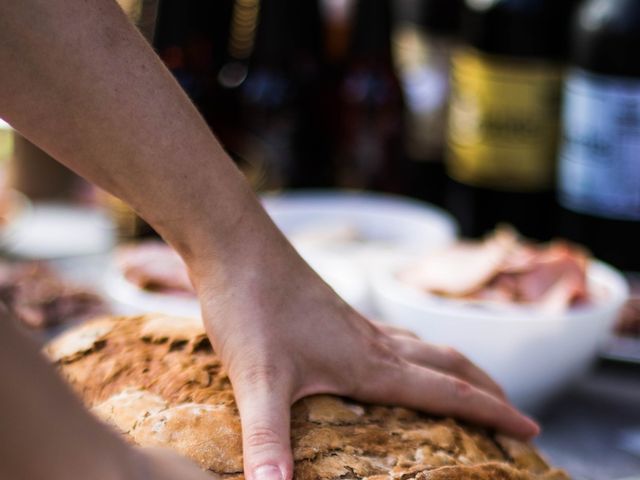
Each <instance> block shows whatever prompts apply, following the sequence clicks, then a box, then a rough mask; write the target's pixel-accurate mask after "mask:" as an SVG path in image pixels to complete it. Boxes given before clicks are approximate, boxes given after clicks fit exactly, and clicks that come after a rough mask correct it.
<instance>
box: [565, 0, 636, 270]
mask: <svg viewBox="0 0 640 480" xmlns="http://www.w3.org/2000/svg"><path fill="white" fill-rule="evenodd" d="M571 40H572V41H571V44H572V47H571V69H570V72H569V75H568V76H567V80H566V83H565V102H564V114H563V146H562V148H561V152H560V156H559V158H560V160H559V163H560V165H559V182H558V189H559V198H560V203H561V204H562V206H563V207H564V208H563V210H562V214H561V219H562V223H561V231H562V233H563V234H564V235H566V236H568V237H570V238H572V239H574V240H576V241H580V242H582V243H585V244H586V245H587V246H588V247H589V248H591V249H592V251H593V252H594V254H595V255H596V256H597V257H599V258H601V259H603V260H605V261H608V262H611V263H613V264H615V265H616V266H618V267H620V268H623V269H627V270H634V271H640V248H639V245H640V62H638V58H637V57H638V52H640V2H638V1H637V0H589V1H587V2H585V3H584V4H583V6H581V8H580V9H578V11H577V12H576V15H575V18H574V22H573V27H572V39H571Z"/></svg>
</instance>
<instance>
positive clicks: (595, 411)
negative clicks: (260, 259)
mask: <svg viewBox="0 0 640 480" xmlns="http://www.w3.org/2000/svg"><path fill="white" fill-rule="evenodd" d="M118 3H120V5H121V6H122V7H123V9H124V10H125V11H126V13H127V14H128V15H129V17H130V18H131V20H132V21H133V22H134V23H135V24H136V25H137V26H138V28H139V29H140V31H141V32H142V33H143V35H145V37H146V38H147V39H148V40H149V42H150V43H151V44H152V45H153V48H154V49H155V50H156V52H157V53H158V55H159V56H160V58H161V59H162V61H163V62H164V63H165V65H166V66H167V68H168V69H169V70H170V71H171V72H172V74H173V75H174V77H175V79H176V80H177V82H178V83H179V84H180V86H181V87H182V88H183V89H184V91H185V92H186V93H187V94H188V96H189V97H190V98H191V100H192V101H193V102H194V104H195V105H196V107H197V108H198V109H199V111H200V112H201V114H202V116H203V117H204V118H205V120H206V121H207V123H208V124H209V126H210V127H211V129H212V131H213V132H214V133H215V135H216V136H217V137H218V139H219V140H220V142H221V143H222V145H223V146H224V148H225V149H226V150H227V152H228V153H229V154H230V156H231V157H232V158H233V160H234V161H235V162H236V163H237V165H238V167H239V168H240V169H241V170H242V171H243V172H244V174H245V175H246V177H247V179H248V181H249V182H250V183H251V185H252V186H253V187H254V189H255V190H256V192H258V193H259V194H260V195H261V197H262V199H263V202H264V205H265V207H266V209H267V211H268V213H269V214H270V215H271V216H272V218H274V220H275V221H276V223H277V224H278V226H279V227H280V228H282V230H283V231H284V233H285V234H286V235H287V236H288V237H289V239H290V240H291V241H292V242H293V243H294V246H296V248H298V250H299V252H300V253H301V254H302V255H303V256H304V257H305V259H306V260H307V261H308V262H309V263H310V264H311V265H312V267H313V268H314V269H316V271H318V273H319V274H320V275H321V276H322V277H323V278H324V279H325V280H326V281H327V282H328V283H329V284H330V285H331V286H332V287H333V288H334V289H335V290H336V291H337V292H338V293H339V294H340V295H341V296H342V297H343V298H345V300H347V301H348V302H349V303H351V304H352V305H354V306H355V307H356V308H357V309H359V310H360V311H362V312H363V313H365V314H369V315H372V316H374V317H375V318H380V319H382V320H386V321H391V322H396V323H400V324H403V325H404V326H408V327H410V328H412V329H414V330H416V331H417V332H418V333H419V334H420V335H421V336H422V337H423V338H425V339H426V340H430V341H435V340H438V341H440V342H441V343H447V344H450V345H453V346H455V347H456V348H458V349H460V350H461V351H463V352H464V353H465V354H467V355H468V356H470V357H471V358H472V359H473V360H475V361H477V362H478V363H479V364H480V365H481V366H483V367H485V368H486V369H487V370H489V371H490V373H492V375H494V376H496V378H498V380H499V381H500V382H501V383H502V384H504V385H505V386H506V388H507V391H508V392H509V394H510V395H511V397H512V398H515V399H516V402H517V403H518V405H521V406H523V407H524V408H527V409H530V410H532V411H535V412H536V413H537V414H540V415H541V419H542V421H543V429H544V432H545V433H544V435H543V436H542V437H541V440H540V441H539V442H540V445H541V447H542V448H543V450H544V451H545V452H546V453H547V454H549V455H550V456H551V457H552V458H553V459H554V460H555V461H556V462H557V463H558V464H559V465H561V466H562V467H565V468H567V469H568V470H569V471H570V472H571V473H572V474H574V475H575V478H577V479H606V480H611V479H613V478H617V477H621V476H625V475H627V476H628V475H631V474H633V473H637V472H638V471H639V470H640V428H639V427H638V426H639V425H640V411H639V410H638V409H637V405H638V403H639V402H640V376H638V365H640V281H638V272H640V60H638V58H637V55H638V52H639V51H640V1H638V0H189V1H179V0H119V2H118ZM176 141H179V139H176ZM390 194H391V195H390ZM501 224H508V225H512V226H514V227H515V228H516V229H517V230H518V231H519V232H520V233H521V234H523V235H524V236H525V237H528V238H531V239H534V240H539V241H548V240H550V239H554V238H564V239H568V240H570V241H572V242H575V243H576V244H578V245H581V246H584V247H585V248H586V250H588V251H589V252H591V253H592V254H593V257H594V258H597V259H599V260H602V261H604V262H607V263H608V264H610V265H612V266H613V267H615V269H613V270H612V269H609V267H606V266H603V265H601V264H597V262H590V263H589V266H588V267H586V266H585V265H582V274H583V277H584V278H583V280H584V282H586V283H587V284H588V287H589V289H590V293H592V294H593V293H594V292H595V294H597V293H598V292H599V291H600V290H599V288H600V287H603V291H605V290H606V289H608V290H609V294H610V295H609V298H608V299H607V298H605V300H603V301H602V302H600V304H601V305H599V304H598V301H597V298H596V297H597V296H598V295H594V296H593V299H592V300H593V301H591V303H588V302H587V304H584V302H583V304H580V303H579V302H578V303H577V304H572V305H570V306H568V307H567V309H566V311H563V312H560V313H558V312H555V313H552V314H549V313H548V312H542V311H535V312H534V314H532V315H529V314H528V313H527V311H526V308H528V307H527V306H525V307H524V310H515V309H514V310H507V309H503V310H499V311H497V312H490V313H489V314H487V315H485V313H486V312H484V311H483V310H482V309H481V308H476V306H472V307H471V309H470V310H464V312H467V313H462V312H463V311H462V310H460V309H459V307H458V306H455V305H453V304H451V305H448V306H446V307H442V305H444V304H441V303H439V302H441V299H440V300H439V299H435V301H434V299H433V298H432V296H426V292H420V293H421V294H423V296H422V297H421V298H417V297H416V296H415V292H414V291H410V292H409V291H408V290H407V288H406V286H402V285H400V284H399V283H398V281H397V279H396V278H395V277H394V276H393V275H391V274H390V273H394V275H395V273H397V272H395V271H392V269H391V267H390V266H389V265H391V263H390V262H387V261H388V260H389V261H390V260H392V259H395V260H397V259H398V258H400V257H402V260H403V261H404V262H405V265H409V264H411V265H418V266H419V265H420V259H421V258H422V255H423V254H424V253H425V252H426V251H427V250H431V251H435V252H439V250H438V249H439V248H443V247H447V246H452V245H453V246H454V249H455V245H456V243H455V242H456V241H457V240H458V239H459V238H460V236H462V237H471V238H475V239H480V238H483V237H485V236H486V235H487V234H488V233H490V232H492V231H493V230H494V229H495V228H496V227H497V226H499V225H501ZM155 237H156V235H155V233H154V232H153V230H152V229H151V228H150V227H149V225H147V224H146V223H145V222H144V221H143V220H142V219H141V218H139V217H138V216H137V215H136V214H135V212H133V211H132V210H131V209H130V208H129V207H128V206H127V205H126V204H124V203H123V202H121V201H120V200H118V199H116V198H114V197H112V196H110V195H108V194H106V193H104V192H101V191H99V190H97V189H95V188H94V187H92V186H90V185H89V184H88V183H86V182H84V181H83V180H82V179H80V178H79V177H77V176H76V175H74V174H73V173H71V172H70V171H69V170H67V169H66V168H64V167H62V166H61V165H60V164H58V163H57V162H56V161H55V160H53V159H52V158H50V157H49V156H48V155H47V154H46V153H44V152H43V151H41V150H40V149H38V148H37V147H35V146H34V145H32V144H31V143H29V142H28V141H27V140H26V139H24V138H23V137H21V136H20V135H19V134H18V133H17V132H15V131H13V130H12V129H11V127H10V126H9V125H7V124H6V123H4V122H2V121H1V120H0V301H1V302H3V303H5V304H6V305H8V306H9V308H10V310H11V311H12V312H13V313H14V315H15V316H16V317H17V318H18V319H19V320H21V322H22V324H24V325H26V326H27V327H28V329H30V330H31V331H32V332H36V335H37V336H39V337H40V338H41V339H42V338H50V337H51V336H52V335H54V334H56V333H57V332H59V331H60V329H62V328H66V327H68V326H69V325H72V324H74V322H77V321H81V320H82V319H85V318H88V317H90V316H93V315H96V314H99V313H105V312H112V313H140V312H147V311H164V312H167V313H172V314H180V315H198V314H199V307H198V304H197V300H196V297H195V292H194V291H193V288H192V286H191V285H190V282H189V279H188V275H187V273H186V268H185V266H184V265H183V263H182V261H181V260H180V258H179V257H178V256H177V254H175V252H173V251H171V250H170V249H169V247H167V246H166V245H163V244H162V243H160V242H153V241H152V242H151V243H149V239H152V240H153V239H154V238H155ZM578 250H579V252H578V254H577V257H578V258H582V257H580V252H581V251H582V250H581V248H578ZM574 253H575V252H574ZM594 265H595V266H594ZM454 267H455V268H454ZM454 267H452V268H449V269H450V270H456V269H457V270H460V264H454ZM603 269H604V270H603ZM444 270H447V269H444ZM617 270H621V271H623V272H624V275H625V277H624V278H623V277H622V276H621V275H620V274H619V273H618V272H617ZM603 272H604V273H603ZM556 273H557V272H556ZM560 273H561V274H562V272H560ZM603 275H604V276H603ZM625 279H626V280H625ZM627 281H628V282H627ZM627 283H628V284H629V285H630V287H631V294H630V296H629V295H628V293H629V292H628V290H627ZM600 284H602V285H600ZM604 287H606V288H604ZM615 292H618V293H617V294H616V295H614V293H615ZM605 293H606V292H605ZM614 297H615V298H614ZM627 299H628V302H626V306H625V307H624V309H622V311H621V310H620V306H621V305H622V303H624V301H625V300H627ZM614 300H615V301H614ZM519 307H522V305H519V306H518V308H519ZM601 307H602V308H601ZM449 308H450V310H448V309H449ZM464 308H468V306H466V307H464ZM434 309H435V310H434ZM602 309H604V310H606V311H604V313H602V311H603V310H602ZM445 310H446V311H445ZM434 312H435V313H434ZM585 312H586V313H585ZM589 312H591V313H589ZM529 313H531V312H529ZM589 315H591V316H592V317H593V318H591V317H590V316H589ZM496 318H497V320H496ZM405 320H406V323H403V321H405ZM465 321H466V322H468V323H464V322H465ZM482 322H485V323H482ZM596 360H598V362H599V363H598V365H599V366H598V368H597V369H595V370H589V369H590V367H591V366H592V365H593V363H594V361H596ZM587 372H589V373H588V375H587Z"/></svg>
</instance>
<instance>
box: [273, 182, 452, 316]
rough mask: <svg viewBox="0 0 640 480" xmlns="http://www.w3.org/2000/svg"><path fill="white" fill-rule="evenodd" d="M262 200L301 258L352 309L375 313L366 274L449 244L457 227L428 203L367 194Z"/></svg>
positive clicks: (296, 194) (301, 193)
mask: <svg viewBox="0 0 640 480" xmlns="http://www.w3.org/2000/svg"><path fill="white" fill-rule="evenodd" d="M262 200H263V204H264V206H265V208H266V210H267V212H268V213H269V215H270V216H271V218H272V219H273V220H274V222H275V223H276V225H278V227H279V228H280V229H281V230H282V231H283V232H284V233H285V235H287V237H289V239H290V240H291V242H292V243H293V245H294V246H295V247H296V248H297V249H298V251H299V252H300V253H301V254H302V256H303V257H304V258H305V260H306V261H307V262H309V263H310V264H311V266H312V267H313V268H314V269H316V271H317V272H318V273H319V274H320V276H322V277H323V278H324V279H325V280H326V281H327V283H329V285H331V286H332V287H333V288H334V289H335V290H336V292H337V293H338V294H339V295H340V296H341V297H342V298H343V299H344V300H345V301H347V302H348V303H350V304H351V305H352V306H353V307H355V308H356V309H358V310H359V311H361V312H362V313H364V314H368V315H375V314H376V312H375V309H374V306H373V302H372V299H371V285H370V277H371V272H372V271H374V270H376V269H378V268H381V265H386V264H388V263H389V262H393V261H395V260H397V258H404V256H405V255H407V254H416V255H419V254H423V253H425V252H428V251H429V250H431V249H434V248H440V247H443V246H445V245H448V244H450V243H451V242H453V241H454V240H455V238H456V234H457V230H458V226H457V224H456V222H455V220H454V219H453V217H451V215H449V214H448V213H446V212H444V211H443V210H440V209H439V208H436V207H434V206H433V205H430V204H428V203H424V202H420V201H416V200H412V199H408V198H405V197H400V196H395V195H387V194H380V193H370V192H355V191H353V192H352V191H330V190H326V191H324V190H317V191H314V190H309V191H299V192H289V193H284V194H277V195H275V194H274V195H266V196H264V197H263V199H262Z"/></svg>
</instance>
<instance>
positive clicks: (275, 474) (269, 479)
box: [253, 465, 284, 480]
mask: <svg viewBox="0 0 640 480" xmlns="http://www.w3.org/2000/svg"><path fill="white" fill-rule="evenodd" d="M253 480H284V478H283V476H282V471H281V470H280V469H279V468H278V467H276V466H275V465H262V466H261V467H258V468H256V469H255V470H253Z"/></svg>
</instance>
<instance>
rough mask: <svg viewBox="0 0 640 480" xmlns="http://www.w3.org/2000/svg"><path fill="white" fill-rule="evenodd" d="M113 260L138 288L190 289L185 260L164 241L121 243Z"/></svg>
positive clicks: (175, 291)
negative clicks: (121, 245)
mask: <svg viewBox="0 0 640 480" xmlns="http://www.w3.org/2000/svg"><path fill="white" fill-rule="evenodd" d="M116 263H117V264H118V266H119V268H120V270H121V271H122V273H123V275H124V276H125V278H126V279H127V280H129V281H130V282H131V283H133V284H134V285H137V286H138V287H140V288H142V289H145V290H149V291H154V292H164V293H182V294H193V293H194V289H193V286H192V284H191V280H190V279H189V274H188V272H187V267H186V265H185V263H184V262H183V260H182V258H180V256H179V255H178V254H177V253H176V252H175V251H174V250H173V249H172V248H171V247H169V246H168V245H166V244H165V243H162V242H159V241H147V242H142V243H138V244H132V245H126V246H123V247H121V248H120V249H119V250H118V252H117V254H116Z"/></svg>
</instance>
